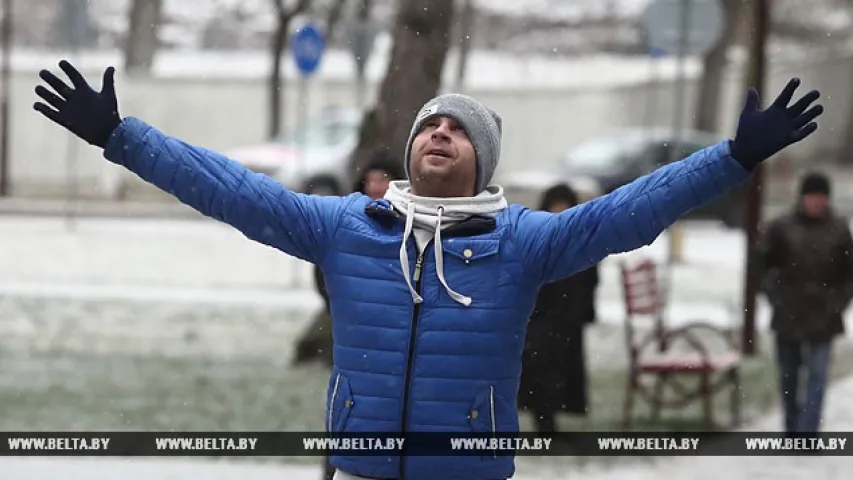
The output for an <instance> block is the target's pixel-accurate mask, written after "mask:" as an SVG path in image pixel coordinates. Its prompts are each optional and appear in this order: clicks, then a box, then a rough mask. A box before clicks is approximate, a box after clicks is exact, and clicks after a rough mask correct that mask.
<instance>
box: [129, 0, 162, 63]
mask: <svg viewBox="0 0 853 480" xmlns="http://www.w3.org/2000/svg"><path fill="white" fill-rule="evenodd" d="M162 13H163V0H133V3H132V4H131V6H130V13H129V21H128V33H127V38H126V43H125V47H124V69H125V71H126V72H128V73H130V74H134V73H148V72H150V71H151V67H152V66H153V64H154V56H155V55H156V54H157V49H158V48H159V47H160V40H159V38H158V36H157V32H158V30H159V28H160V23H161V19H162Z"/></svg>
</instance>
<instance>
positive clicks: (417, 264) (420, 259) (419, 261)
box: [412, 253, 424, 282]
mask: <svg viewBox="0 0 853 480" xmlns="http://www.w3.org/2000/svg"><path fill="white" fill-rule="evenodd" d="M423 266H424V254H423V253H421V254H419V255H418V259H417V261H415V275H414V276H413V277H412V278H413V279H414V280H415V281H416V282H417V281H418V280H420V279H421V267H423Z"/></svg>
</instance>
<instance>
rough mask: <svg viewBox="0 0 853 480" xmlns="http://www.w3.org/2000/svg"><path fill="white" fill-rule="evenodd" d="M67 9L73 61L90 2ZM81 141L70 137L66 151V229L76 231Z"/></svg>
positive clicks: (74, 1) (71, 2) (77, 0)
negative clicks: (78, 163)
mask: <svg viewBox="0 0 853 480" xmlns="http://www.w3.org/2000/svg"><path fill="white" fill-rule="evenodd" d="M63 6H64V8H65V19H66V20H65V24H64V26H65V40H66V41H67V42H68V49H69V55H70V58H71V60H72V61H73V60H74V59H75V58H77V56H78V55H79V53H80V49H81V48H82V47H83V45H84V43H85V41H86V35H87V33H88V28H89V22H88V8H89V6H88V2H87V0H66V1H65V2H64V4H63ZM78 144H79V141H78V140H77V138H74V137H73V136H69V137H68V148H67V149H66V150H65V154H66V157H65V178H66V183H65V187H66V201H67V209H66V216H65V221H66V227H67V228H68V229H69V230H72V231H73V230H74V229H75V227H76V221H75V210H76V208H77V205H76V202H77V200H78V197H79V185H78V183H79V178H78V177H79V175H78V173H79V168H78V165H77V162H78V157H79V147H78Z"/></svg>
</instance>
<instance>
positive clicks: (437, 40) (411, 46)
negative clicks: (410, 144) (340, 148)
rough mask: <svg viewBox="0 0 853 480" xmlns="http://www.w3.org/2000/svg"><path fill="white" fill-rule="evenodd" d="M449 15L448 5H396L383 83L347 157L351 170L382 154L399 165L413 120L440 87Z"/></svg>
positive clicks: (413, 0) (410, 0)
mask: <svg viewBox="0 0 853 480" xmlns="http://www.w3.org/2000/svg"><path fill="white" fill-rule="evenodd" d="M453 15H454V8H453V0H402V1H401V2H400V7H399V11H398V12H397V17H396V21H395V25H394V31H393V34H392V39H393V42H394V44H393V47H392V49H391V58H390V61H389V62H388V69H387V71H386V73H385V79H384V80H383V81H382V85H381V86H380V89H379V95H378V101H377V104H376V107H375V110H373V111H370V112H367V114H366V115H365V117H364V121H363V122H362V125H361V135H360V139H359V144H358V146H357V147H356V149H355V151H354V152H353V155H352V167H353V168H354V169H355V170H358V169H359V168H360V167H361V166H363V165H365V164H366V163H367V162H369V161H370V159H371V158H372V157H373V156H374V155H376V154H377V153H379V152H381V151H383V150H385V151H388V152H390V153H391V154H392V155H394V156H397V157H398V158H399V159H400V161H401V162H402V161H403V158H402V156H403V152H404V150H405V147H406V140H407V139H408V137H409V130H410V129H411V126H412V122H413V121H414V119H415V114H417V112H418V110H419V109H420V108H421V107H422V106H423V104H424V103H426V102H427V101H429V99H431V98H432V97H434V96H435V95H436V94H437V93H438V90H439V87H440V86H441V74H442V71H443V70H444V63H445V59H446V57H447V50H448V48H449V47H450V41H449V38H450V27H451V24H452V22H453Z"/></svg>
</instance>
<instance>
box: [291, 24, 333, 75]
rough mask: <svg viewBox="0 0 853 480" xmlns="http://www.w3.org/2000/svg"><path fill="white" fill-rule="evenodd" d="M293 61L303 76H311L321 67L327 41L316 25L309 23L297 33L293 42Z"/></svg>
mask: <svg viewBox="0 0 853 480" xmlns="http://www.w3.org/2000/svg"><path fill="white" fill-rule="evenodd" d="M291 49H292V50H293V59H294V60H296V67H297V68H299V72H300V73H302V75H311V74H312V73H314V71H315V70H317V67H318V66H319V65H320V60H321V59H322V58H323V51H324V50H325V49H326V40H325V38H323V34H322V32H320V29H319V28H317V27H316V26H315V25H314V24H311V23H308V24H306V25H304V26H303V27H302V28H300V29H299V30H297V31H296V33H295V34H294V35H293V40H291Z"/></svg>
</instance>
